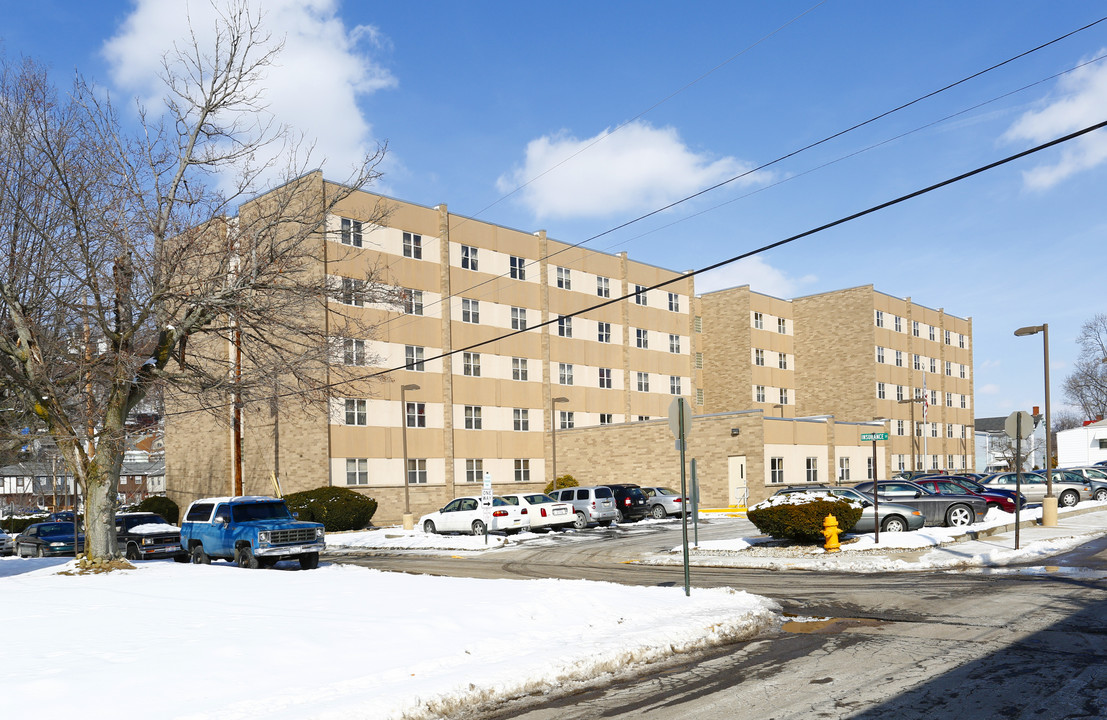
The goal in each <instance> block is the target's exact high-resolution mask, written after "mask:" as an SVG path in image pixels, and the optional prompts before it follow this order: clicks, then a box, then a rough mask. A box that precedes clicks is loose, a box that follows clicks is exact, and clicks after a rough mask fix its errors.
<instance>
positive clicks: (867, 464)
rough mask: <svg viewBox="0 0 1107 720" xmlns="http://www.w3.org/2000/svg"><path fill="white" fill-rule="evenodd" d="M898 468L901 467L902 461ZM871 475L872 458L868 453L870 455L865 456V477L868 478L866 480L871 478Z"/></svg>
mask: <svg viewBox="0 0 1107 720" xmlns="http://www.w3.org/2000/svg"><path fill="white" fill-rule="evenodd" d="M899 469H900V470H902V469H903V463H902V461H901V462H900V468H899ZM873 477H874V476H873V458H872V456H871V455H870V456H868V457H866V458H865V478H866V479H868V480H872V479H873Z"/></svg>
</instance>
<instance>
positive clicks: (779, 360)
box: [776, 353, 788, 370]
mask: <svg viewBox="0 0 1107 720" xmlns="http://www.w3.org/2000/svg"><path fill="white" fill-rule="evenodd" d="M776 364H777V366H778V367H779V368H780V369H781V370H787V369H788V353H778V354H777V356H776Z"/></svg>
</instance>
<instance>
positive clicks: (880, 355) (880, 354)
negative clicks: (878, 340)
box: [876, 345, 884, 363]
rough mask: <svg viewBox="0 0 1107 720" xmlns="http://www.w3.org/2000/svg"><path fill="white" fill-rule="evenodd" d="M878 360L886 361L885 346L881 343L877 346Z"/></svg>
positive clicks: (880, 361)
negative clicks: (881, 345)
mask: <svg viewBox="0 0 1107 720" xmlns="http://www.w3.org/2000/svg"><path fill="white" fill-rule="evenodd" d="M876 361H877V362H878V363H882V362H884V348H882V347H880V346H879V345H877V346H876Z"/></svg>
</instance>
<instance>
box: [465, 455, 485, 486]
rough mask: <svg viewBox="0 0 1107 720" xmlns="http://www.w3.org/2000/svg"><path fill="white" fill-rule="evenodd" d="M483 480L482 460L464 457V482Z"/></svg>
mask: <svg viewBox="0 0 1107 720" xmlns="http://www.w3.org/2000/svg"><path fill="white" fill-rule="evenodd" d="M483 481H484V460H478V459H474V458H466V459H465V482H467V483H479V482H483Z"/></svg>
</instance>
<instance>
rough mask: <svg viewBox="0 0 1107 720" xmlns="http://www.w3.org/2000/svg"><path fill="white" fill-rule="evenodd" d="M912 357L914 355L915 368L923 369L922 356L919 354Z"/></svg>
mask: <svg viewBox="0 0 1107 720" xmlns="http://www.w3.org/2000/svg"><path fill="white" fill-rule="evenodd" d="M914 357H915V369H916V370H922V369H923V363H922V356H921V355H915V356H914Z"/></svg>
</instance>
